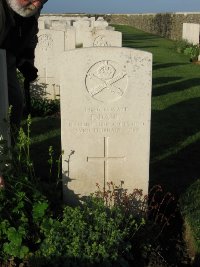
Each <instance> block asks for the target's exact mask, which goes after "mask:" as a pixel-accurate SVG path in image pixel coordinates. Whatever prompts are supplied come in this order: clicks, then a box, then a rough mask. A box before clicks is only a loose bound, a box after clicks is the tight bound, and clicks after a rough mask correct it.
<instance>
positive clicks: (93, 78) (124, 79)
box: [85, 60, 128, 103]
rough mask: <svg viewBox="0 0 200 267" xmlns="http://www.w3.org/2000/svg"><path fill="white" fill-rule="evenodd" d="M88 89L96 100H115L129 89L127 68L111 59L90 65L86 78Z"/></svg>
mask: <svg viewBox="0 0 200 267" xmlns="http://www.w3.org/2000/svg"><path fill="white" fill-rule="evenodd" d="M85 83H86V89H87V91H88V93H89V94H90V95H91V97H93V98H94V99H95V100H98V101H101V102H107V103H109V102H113V101H117V100H119V99H120V98H121V97H122V96H123V95H124V93H125V92H126V90H127V86H128V75H127V73H126V69H125V68H123V67H121V66H120V64H118V63H117V62H114V61H111V60H103V61H100V62H97V63H95V64H94V65H93V66H91V67H90V69H89V70H88V72H87V74H86V78H85Z"/></svg>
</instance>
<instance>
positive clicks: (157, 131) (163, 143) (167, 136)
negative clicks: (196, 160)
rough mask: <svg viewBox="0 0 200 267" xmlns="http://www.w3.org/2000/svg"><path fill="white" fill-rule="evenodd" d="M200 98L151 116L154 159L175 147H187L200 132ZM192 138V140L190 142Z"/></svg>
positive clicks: (153, 112) (154, 112)
mask: <svg viewBox="0 0 200 267" xmlns="http://www.w3.org/2000/svg"><path fill="white" fill-rule="evenodd" d="M199 107H200V97H198V98H192V99H190V100H187V101H183V102H180V103H178V104H176V105H173V106H170V107H168V108H166V109H164V110H158V111H157V110H156V111H155V110H153V111H152V115H151V156H152V159H154V158H155V157H158V156H159V155H162V154H164V153H165V152H166V151H167V150H169V149H173V148H174V147H180V146H187V143H189V142H192V140H193V139H195V138H196V137H195V135H197V134H198V133H199V131H200V116H198V114H199ZM190 138H191V140H190Z"/></svg>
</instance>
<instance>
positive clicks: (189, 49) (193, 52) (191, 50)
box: [184, 45, 200, 61]
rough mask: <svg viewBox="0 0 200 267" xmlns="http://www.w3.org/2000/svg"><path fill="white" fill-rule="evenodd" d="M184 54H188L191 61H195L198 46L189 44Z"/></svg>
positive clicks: (199, 51)
mask: <svg viewBox="0 0 200 267" xmlns="http://www.w3.org/2000/svg"><path fill="white" fill-rule="evenodd" d="M184 54H185V55H188V56H189V57H190V60H191V61H194V60H195V61H197V60H198V56H199V54H200V48H199V46H198V45H191V46H190V47H187V48H185V50H184Z"/></svg>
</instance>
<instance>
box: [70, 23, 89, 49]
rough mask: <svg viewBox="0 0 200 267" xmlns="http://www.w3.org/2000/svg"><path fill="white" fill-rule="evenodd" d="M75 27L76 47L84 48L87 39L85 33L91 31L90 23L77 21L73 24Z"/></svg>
mask: <svg viewBox="0 0 200 267" xmlns="http://www.w3.org/2000/svg"><path fill="white" fill-rule="evenodd" d="M73 27H74V28H75V30H76V46H77V47H79V46H82V45H83V40H84V38H85V32H86V31H89V30H90V21H87V20H81V21H75V22H73Z"/></svg>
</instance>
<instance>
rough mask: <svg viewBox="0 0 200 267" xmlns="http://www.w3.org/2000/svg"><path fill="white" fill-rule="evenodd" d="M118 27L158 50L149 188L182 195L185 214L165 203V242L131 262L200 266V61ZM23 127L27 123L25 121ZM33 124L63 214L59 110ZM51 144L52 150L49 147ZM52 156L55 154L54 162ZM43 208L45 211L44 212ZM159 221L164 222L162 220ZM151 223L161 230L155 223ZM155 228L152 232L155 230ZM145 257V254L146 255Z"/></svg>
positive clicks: (44, 179)
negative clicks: (166, 219) (152, 251)
mask: <svg viewBox="0 0 200 267" xmlns="http://www.w3.org/2000/svg"><path fill="white" fill-rule="evenodd" d="M115 27H116V30H119V31H122V33H123V46H126V47H131V48H137V49H141V50H145V51H149V52H151V53H153V91H152V117H151V155H150V188H153V187H154V185H160V186H161V187H162V188H163V190H164V193H163V196H165V194H167V192H170V193H171V194H172V196H174V198H175V199H176V200H178V201H179V203H180V211H181V215H182V217H180V214H179V212H175V209H176V205H174V206H173V205H172V206H170V205H169V207H168V205H167V206H165V207H167V212H168V214H166V216H167V217H168V218H170V220H169V225H167V226H165V228H164V230H163V231H162V233H161V236H160V238H158V241H159V242H160V243H159V244H158V243H156V248H154V254H153V253H152V254H151V258H152V259H151V260H150V263H149V265H145V262H144V261H141V260H140V259H138V262H134V261H133V262H134V264H135V265H130V266H155V267H157V266H200V263H199V262H198V258H199V254H200V221H199V218H200V180H199V173H200V164H199V157H198V156H199V151H200V129H199V127H200V117H199V116H198V114H199V113H198V111H199V107H200V90H199V88H200V87H199V86H200V76H199V73H200V65H194V64H192V63H190V62H189V58H188V57H187V56H185V55H182V54H178V53H177V52H176V51H175V49H174V42H173V41H170V40H166V39H164V38H161V37H158V36H155V35H152V34H148V33H144V32H142V31H139V30H136V29H134V28H132V27H129V26H121V25H120V26H119V25H115ZM23 127H24V129H26V123H25V122H24V125H23ZM30 129H31V130H30V131H31V132H30V136H31V146H30V149H31V150H30V154H31V158H32V160H33V162H34V167H35V173H36V177H40V178H41V180H40V191H42V193H43V194H44V195H46V196H47V198H48V199H49V200H50V206H51V208H52V209H53V210H56V212H55V213H56V215H58V214H60V209H61V195H62V193H61V190H62V189H61V184H60V183H59V179H61V177H60V176H59V177H57V174H56V172H57V170H56V169H57V167H58V166H59V161H57V162H56V159H59V157H60V154H61V142H60V117H59V114H58V113H56V114H54V115H53V116H46V117H33V118H32V123H31V128H30ZM50 146H52V148H53V150H52V149H49V147H50ZM52 159H55V160H54V163H52ZM52 164H53V168H52V169H51V166H52ZM54 172H55V173H54ZM162 199H163V198H162ZM59 200H60V201H59ZM175 202H176V201H173V203H175ZM41 203H43V204H44V203H45V202H42V201H41ZM168 208H169V209H168ZM43 212H45V204H44V209H43ZM43 212H42V211H41V214H42V215H43ZM70 212H71V213H72V211H70ZM38 213H39V212H38ZM77 214H78V213H77ZM36 215H37V216H36ZM173 215H175V217H173ZM35 216H36V218H37V219H38V221H39V220H40V214H36V211H35ZM182 219H183V220H182ZM154 220H155V218H154ZM159 223H160V225H162V224H161V222H160V221H159V220H158V224H159ZM149 229H150V231H154V230H155V231H157V230H156V229H154V228H149ZM34 230H35V229H34ZM60 230H62V229H60ZM54 231H55V229H54ZM155 233H156V232H152V234H153V236H154V234H155ZM183 233H185V234H184V235H185V236H186V239H187V243H188V248H189V254H190V257H193V258H194V259H193V260H192V263H191V264H190V262H189V259H188V254H187V252H188V251H187V249H188V248H187V247H186V246H185V242H184V238H183V237H184V236H183ZM59 235H62V232H59ZM139 238H141V239H143V241H142V242H143V245H144V246H145V245H148V239H149V238H152V236H151V235H150V236H148V235H146V232H145V231H144V232H143V235H142V234H141V233H140V236H139ZM145 241H146V243H145ZM38 242H39V240H38ZM140 245H141V243H140ZM51 249H52V247H51ZM149 249H150V248H149ZM150 250H151V249H150ZM143 252H144V251H143ZM146 254H148V249H147V250H146ZM143 257H144V258H145V256H144V255H143ZM130 262H131V259H130ZM133 262H132V263H133ZM123 264H124V265H123ZM125 264H126V263H125V262H121V266H129V265H125ZM150 264H151V265H150ZM35 266H37V265H35ZM46 266H47V265H46ZM48 266H50V265H48ZM52 266H56V265H55V264H54V265H52ZM58 266H65V265H58ZM66 266H68V265H66ZM69 266H70V265H69ZM72 266H79V265H72ZM83 266H92V265H83ZM94 266H103V265H97V264H96V265H94ZM105 266H106V265H105ZM107 266H110V265H107ZM113 266H117V265H113Z"/></svg>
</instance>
